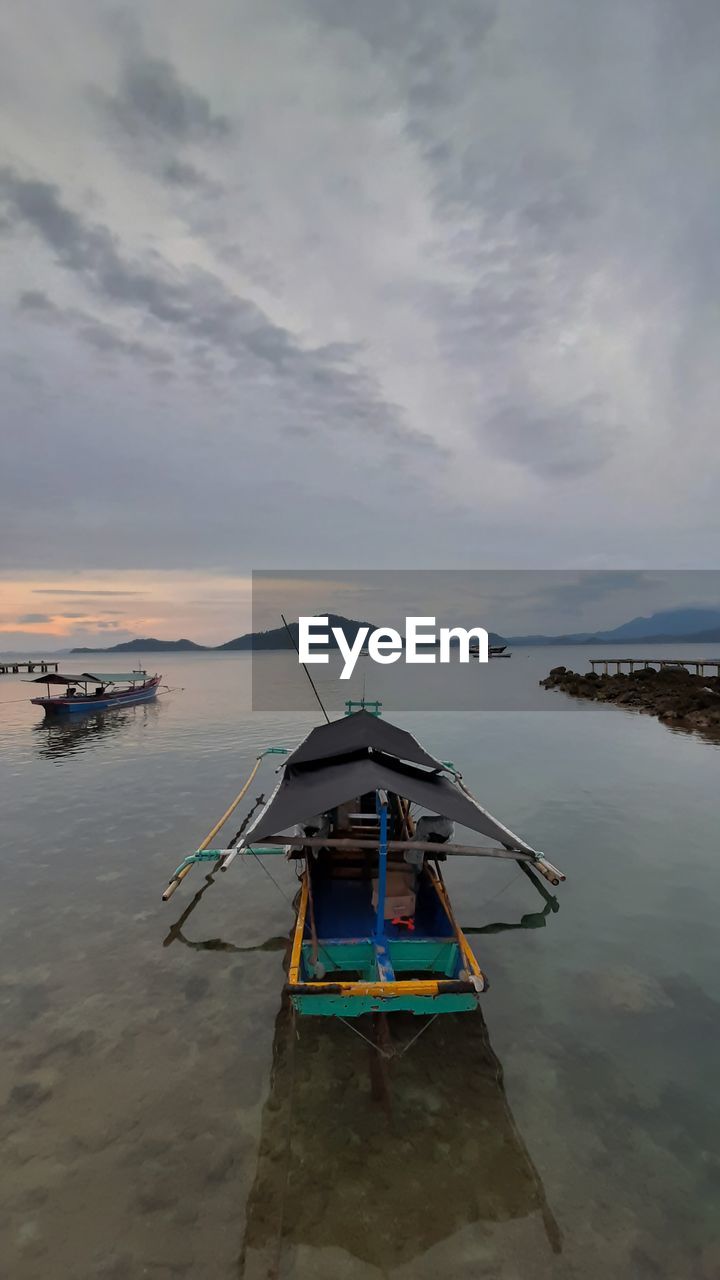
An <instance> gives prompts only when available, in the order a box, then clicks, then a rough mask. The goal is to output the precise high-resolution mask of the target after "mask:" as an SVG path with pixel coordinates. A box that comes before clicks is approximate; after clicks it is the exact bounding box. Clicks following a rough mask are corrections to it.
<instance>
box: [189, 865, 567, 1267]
mask: <svg viewBox="0 0 720 1280" xmlns="http://www.w3.org/2000/svg"><path fill="white" fill-rule="evenodd" d="M213 878H214V877H213V875H212V873H211V874H209V875H208V876H206V877H205V884H204V885H203V887H202V888H201V889H200V890H199V891H198V893H197V894H196V895H195V897H194V899H193V900H192V901H191V903H189V905H188V907H187V908H186V910H185V911H184V912H183V914H182V915H181V916H180V918H179V919H178V920H177V921H176V922H175V924H174V925H172V926H171V928H170V931H169V933H168V935H167V936H166V938H165V943H164V945H165V946H168V945H170V943H172V942H175V941H177V942H181V943H183V944H184V945H185V946H188V947H191V948H193V949H196V950H222V951H233V952H240V951H251V950H267V951H270V950H272V951H276V950H280V949H282V948H283V947H284V948H285V949H286V955H288V953H289V939H287V938H285V939H283V938H278V937H273V938H269V939H267V941H266V942H263V943H261V944H260V945H259V946H257V947H240V946H236V945H234V944H233V943H227V942H223V941H222V940H221V939H218V938H208V939H206V940H201V941H192V940H191V939H190V938H189V937H188V936H187V934H186V933H185V932H184V926H185V925H186V924H187V922H188V919H189V917H190V915H191V914H192V912H193V911H194V910H195V907H196V906H197V905H198V904H199V902H200V899H201V898H202V896H203V894H204V893H205V892H206V891H207V889H208V888H209V887H210V885H211V884H212V883H213ZM547 897H548V900H547V901H546V904H545V907H544V909H543V910H542V911H538V912H533V913H530V914H528V915H526V916H523V917H522V919H520V920H518V921H515V922H513V921H509V922H502V923H498V924H490V925H485V926H482V927H481V928H478V929H467V930H466V932H467V933H486V932H495V933H496V932H501V931H503V930H506V929H536V928H543V927H544V926H545V924H546V922H547V919H548V918H549V916H550V914H551V912H552V911H554V910H556V909H557V903H556V901H555V899H554V898H552V896H551V895H549V894H548V895H547ZM288 959H289V955H288ZM286 963H287V961H286ZM389 1023H390V1028H391V1035H392V1044H391V1046H390V1052H391V1053H393V1056H392V1057H391V1058H390V1059H389V1060H388V1062H387V1065H386V1069H385V1080H386V1083H387V1094H386V1097H385V1102H386V1105H385V1106H382V1105H380V1104H379V1102H378V1101H377V1100H373V1097H372V1090H371V1083H370V1080H371V1075H372V1074H373V1073H371V1071H370V1070H369V1067H370V1063H371V1061H373V1060H374V1061H377V1058H376V1054H377V1051H376V1050H375V1049H374V1048H373V1047H371V1046H369V1045H367V1044H364V1043H363V1041H362V1040H361V1039H360V1038H359V1036H358V1035H357V1034H353V1031H352V1030H351V1029H350V1028H349V1026H347V1025H342V1024H340V1023H339V1022H338V1020H337V1019H335V1018H302V1019H299V1018H296V1017H295V1016H294V1014H293V1010H292V1009H291V1007H290V1004H289V1001H288V1000H287V999H286V998H283V1001H282V1004H281V1007H280V1010H279V1012H278V1015H277V1019H276V1023H275V1034H274V1039H273V1056H272V1070H271V1077H270V1087H269V1093H268V1096H267V1099H266V1101H265V1104H264V1107H263V1112H262V1120H261V1132H260V1141H259V1150H258V1160H257V1168H256V1172H255V1177H254V1181H253V1185H252V1188H251V1191H250V1194H249V1197H248V1201H247V1211H246V1222H245V1231H244V1236H243V1242H242V1248H241V1253H240V1258H239V1264H238V1276H239V1277H241V1278H242V1280H260V1278H261V1277H262V1280H267V1277H278V1276H280V1275H285V1274H288V1275H295V1274H299V1273H300V1270H301V1269H302V1266H308V1265H310V1268H311V1270H310V1271H309V1272H308V1274H311V1273H314V1272H315V1267H314V1266H313V1264H312V1258H311V1254H309V1252H308V1251H315V1250H323V1251H325V1254H324V1264H323V1265H325V1264H326V1263H330V1262H332V1263H333V1267H334V1266H335V1263H337V1267H336V1268H335V1271H333V1270H332V1267H331V1272H332V1273H333V1274H335V1273H337V1274H340V1273H342V1272H343V1263H342V1255H343V1254H345V1255H346V1257H347V1255H351V1256H352V1257H353V1258H355V1259H357V1260H359V1262H360V1263H361V1264H366V1265H368V1266H372V1267H373V1268H376V1267H377V1268H379V1272H380V1274H383V1275H385V1274H389V1273H390V1272H391V1271H392V1269H393V1268H394V1267H399V1266H403V1265H412V1264H413V1263H415V1264H417V1263H418V1262H419V1260H420V1259H421V1258H423V1256H424V1255H425V1254H427V1253H428V1251H430V1250H432V1249H433V1248H434V1246H439V1247H440V1250H441V1253H440V1255H439V1256H438V1267H439V1271H440V1273H442V1274H453V1269H452V1267H451V1266H448V1265H446V1264H447V1263H448V1261H449V1260H448V1257H447V1253H446V1248H447V1244H448V1242H449V1241H450V1239H451V1237H454V1236H456V1235H458V1233H463V1235H462V1237H460V1236H458V1240H459V1243H458V1245H457V1247H458V1248H460V1249H462V1251H463V1260H464V1263H467V1261H468V1258H467V1250H468V1249H470V1250H472V1248H473V1239H474V1237H473V1236H468V1235H467V1234H466V1232H467V1230H468V1229H469V1230H470V1231H471V1232H472V1231H473V1229H475V1230H476V1231H477V1230H478V1229H479V1230H480V1236H479V1237H477V1238H478V1241H481V1246H482V1248H483V1250H485V1249H486V1248H487V1247H488V1245H489V1240H490V1237H489V1235H488V1232H489V1231H490V1229H491V1228H492V1226H493V1224H495V1225H496V1226H500V1227H501V1226H502V1224H507V1223H510V1222H517V1221H518V1220H520V1219H528V1220H532V1219H534V1220H535V1221H534V1223H533V1222H532V1221H530V1222H529V1229H530V1231H531V1232H533V1234H534V1232H535V1231H537V1232H538V1238H537V1241H536V1244H537V1248H538V1249H539V1250H545V1252H546V1255H547V1258H548V1262H549V1265H550V1266H552V1263H551V1261H550V1260H551V1259H552V1256H553V1254H559V1253H560V1252H561V1250H562V1237H561V1233H560V1229H559V1227H558V1224H557V1222H556V1220H555V1217H554V1215H553V1213H552V1210H551V1209H550V1206H549V1204H548V1202H547V1198H546V1196H545V1191H544V1188H543V1184H542V1180H541V1178H540V1175H539V1173H538V1170H537V1169H536V1167H535V1165H534V1164H533V1161H532V1159H531V1157H530V1154H529V1152H528V1150H527V1148H526V1146H525V1143H524V1142H523V1139H522V1137H521V1135H520V1133H519V1131H518V1128H517V1125H516V1123H515V1120H514V1118H513V1114H512V1111H511V1109H510V1105H509V1103H508V1100H507V1097H506V1094H505V1089H504V1085H503V1070H502V1064H501V1063H500V1061H499V1059H498V1057H497V1055H496V1054H495V1052H494V1050H493V1048H492V1046H491V1044H490V1038H489V1034H488V1028H487V1025H486V1023H485V1019H484V1017H483V1015H482V1013H481V1012H479V1011H478V1012H477V1013H476V1014H467V1013H461V1014H444V1015H442V1016H441V1017H437V1018H435V1019H428V1018H418V1017H413V1015H412V1014H395V1015H393V1017H392V1018H391V1019H390V1020H389ZM354 1029H355V1030H356V1031H359V1032H361V1033H362V1035H363V1036H367V1037H371V1036H372V1034H373V1031H372V1020H371V1019H370V1018H369V1017H367V1018H360V1019H357V1020H354ZM418 1031H420V1032H421V1034H420V1035H419V1036H418ZM415 1036H418V1038H417V1039H416V1040H415V1041H414V1043H413V1044H412V1045H411V1046H410V1048H409V1049H408V1051H407V1052H403V1048H404V1047H405V1046H407V1045H409V1044H410V1041H412V1040H413V1038H414V1037H415ZM533 1247H534V1246H533ZM328 1251H330V1252H328ZM320 1256H321V1255H319V1254H318V1257H320ZM428 1261H429V1260H428ZM485 1261H487V1256H486V1257H485ZM296 1268H299V1269H300V1270H297V1271H296ZM460 1269H461V1270H462V1268H460ZM331 1272H327V1274H331ZM318 1274H319V1273H318ZM325 1274H326V1272H325V1271H322V1275H323V1276H325ZM348 1274H353V1275H354V1274H355V1271H352V1270H351V1271H350V1272H348ZM423 1274H425V1272H423ZM462 1274H466V1272H465V1271H463V1272H462ZM467 1274H468V1275H470V1274H472V1272H471V1271H468V1272H467ZM483 1274H485V1273H484V1272H483ZM488 1274H489V1273H488ZM493 1274H498V1275H499V1274H504V1272H501V1271H500V1270H497V1271H493ZM513 1274H514V1272H513Z"/></svg>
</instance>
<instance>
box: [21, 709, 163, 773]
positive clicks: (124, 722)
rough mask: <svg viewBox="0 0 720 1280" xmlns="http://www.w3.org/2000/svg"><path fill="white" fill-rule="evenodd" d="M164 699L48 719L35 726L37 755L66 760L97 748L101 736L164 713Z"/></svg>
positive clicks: (107, 735)
mask: <svg viewBox="0 0 720 1280" xmlns="http://www.w3.org/2000/svg"><path fill="white" fill-rule="evenodd" d="M161 705H162V704H161V703H160V702H152V703H147V704H146V705H140V706H137V707H124V708H122V709H121V708H118V709H117V710H116V711H88V712H81V713H79V714H76V715H74V716H72V717H69V716H68V717H64V716H57V717H51V718H45V719H44V720H41V721H40V722H39V723H38V724H34V725H33V726H32V733H33V734H34V735H35V736H34V745H35V748H36V750H37V754H38V755H39V756H40V757H41V758H42V759H45V760H56V759H62V758H63V757H65V756H71V755H75V754H76V753H78V752H80V751H88V750H91V749H92V748H93V747H95V746H96V745H97V743H98V740H99V739H100V738H110V737H112V736H113V735H114V734H119V733H122V732H123V730H126V729H127V728H128V727H129V726H130V725H133V724H137V723H138V720H139V719H140V720H142V721H143V722H149V721H151V720H154V719H155V718H156V717H157V716H158V715H159V714H160V707H161Z"/></svg>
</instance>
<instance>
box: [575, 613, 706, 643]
mask: <svg viewBox="0 0 720 1280" xmlns="http://www.w3.org/2000/svg"><path fill="white" fill-rule="evenodd" d="M719 628H720V609H694V608H690V609H665V610H663V611H662V612H660V613H651V614H650V616H649V617H648V618H633V619H632V620H631V621H630V622H624V623H623V624H622V626H621V627H615V628H614V630H613V631H599V632H597V633H596V634H597V635H598V636H599V638H600V639H601V640H648V639H654V638H657V637H658V636H667V637H670V638H674V637H675V636H677V637H679V638H680V639H683V640H686V639H687V638H688V637H689V636H691V635H695V634H696V633H697V632H702V631H709V630H715V631H717V630H718V629H719Z"/></svg>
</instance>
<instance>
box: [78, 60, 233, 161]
mask: <svg viewBox="0 0 720 1280" xmlns="http://www.w3.org/2000/svg"><path fill="white" fill-rule="evenodd" d="M92 97H93V99H94V100H95V101H96V102H97V103H98V104H99V105H100V106H102V107H103V109H104V110H105V112H106V114H107V116H108V117H109V118H110V119H111V120H112V121H113V123H114V124H115V125H116V126H117V127H118V128H120V129H121V130H122V131H123V132H124V133H125V134H127V135H128V136H129V137H130V138H132V139H137V138H143V137H144V136H146V135H147V133H148V132H149V133H151V134H155V135H159V136H162V137H165V138H171V139H173V140H174V141H175V142H195V141H208V140H212V139H218V138H224V137H226V136H227V135H228V134H229V133H230V128H231V126H230V121H229V119H228V118H227V116H223V115H219V114H216V113H215V112H214V111H213V108H212V106H211V103H210V101H209V100H208V99H207V98H206V97H204V95H203V94H201V93H198V92H197V90H196V89H193V88H192V87H191V86H190V85H187V84H184V83H183V82H182V80H181V79H180V77H179V76H178V73H177V71H176V70H175V68H174V67H173V66H172V64H171V63H169V62H167V61H165V60H164V59H161V58H150V57H147V56H146V55H145V54H144V53H141V52H137V51H136V52H134V53H133V54H131V55H129V56H128V58H127V60H126V62H125V65H124V67H123V70H122V74H121V79H120V85H119V88H118V90H117V92H116V93H115V94H108V93H106V92H105V90H103V89H95V90H93V93H92Z"/></svg>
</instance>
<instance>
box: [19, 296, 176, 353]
mask: <svg viewBox="0 0 720 1280" xmlns="http://www.w3.org/2000/svg"><path fill="white" fill-rule="evenodd" d="M17 307H18V311H20V312H21V313H22V314H24V315H28V316H31V317H32V318H33V319H35V320H40V321H43V322H45V323H51V324H54V325H58V326H62V325H66V326H68V327H69V328H71V329H72V330H73V332H75V333H76V334H77V336H78V337H79V338H81V339H82V341H83V342H86V343H87V344H88V346H90V347H92V348H93V349H94V350H95V351H97V352H100V353H102V354H103V355H111V356H114V355H121V356H127V357H129V358H130V359H132V360H135V361H139V362H141V363H144V364H147V365H149V366H151V367H155V368H160V369H162V370H164V371H167V369H168V368H169V366H171V365H172V364H173V357H172V355H171V354H170V352H169V351H165V350H163V349H162V348H161V347H158V346H153V345H152V344H151V343H148V342H143V341H141V340H140V339H138V338H134V337H129V336H127V335H126V334H123V333H122V332H121V331H120V330H119V329H118V328H116V327H114V326H113V325H110V324H107V323H106V322H105V321H103V320H98V319H97V318H96V317H94V316H90V315H88V314H87V312H84V311H80V310H78V309H77V308H75V307H66V308H62V307H58V306H57V305H56V303H55V302H53V301H52V299H51V298H49V297H48V296H47V294H45V293H42V292H40V291H39V290H26V291H25V292H24V293H21V294H20V297H19V298H18V303H17Z"/></svg>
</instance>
